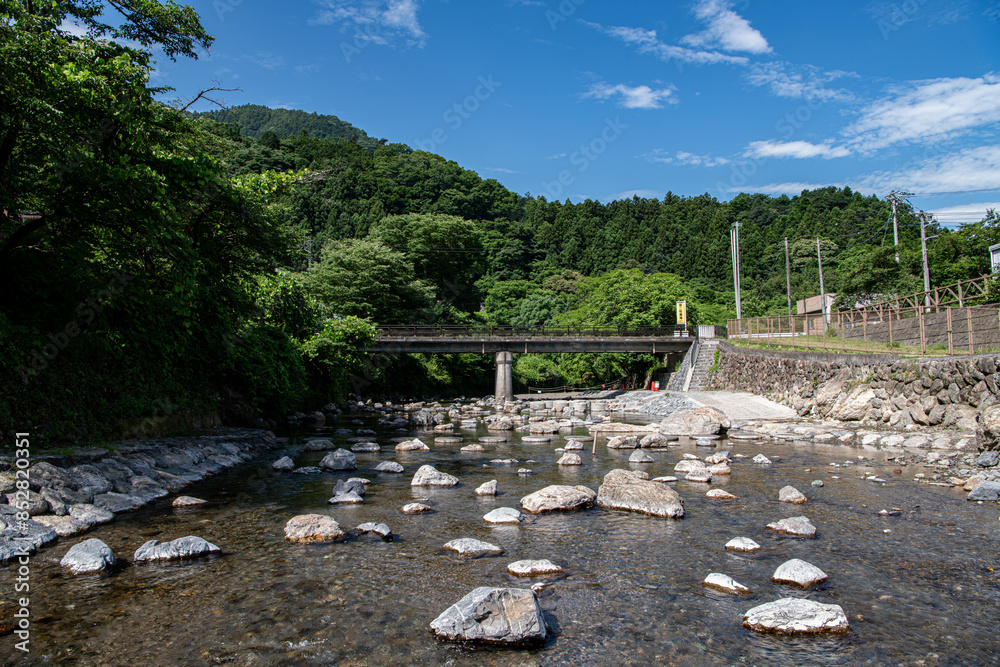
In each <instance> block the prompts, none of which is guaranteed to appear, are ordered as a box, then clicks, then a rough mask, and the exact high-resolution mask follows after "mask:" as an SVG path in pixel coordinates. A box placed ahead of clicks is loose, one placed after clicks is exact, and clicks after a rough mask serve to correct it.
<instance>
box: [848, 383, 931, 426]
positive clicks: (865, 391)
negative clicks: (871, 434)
mask: <svg viewBox="0 0 1000 667" xmlns="http://www.w3.org/2000/svg"><path fill="white" fill-rule="evenodd" d="M873 400H875V392H874V391H873V390H872V389H871V388H870V387H868V386H864V385H859V386H857V387H854V388H853V389H851V390H850V391H849V392H848V393H846V394H843V395H842V396H841V397H840V399H839V400H837V402H836V404H835V405H834V406H833V409H832V410H830V415H829V416H830V418H831V419H839V420H840V421H845V422H847V421H861V420H862V419H864V418H865V415H867V414H868V411H869V410H871V407H872V401H873ZM924 419H925V423H926V416H925V417H924Z"/></svg>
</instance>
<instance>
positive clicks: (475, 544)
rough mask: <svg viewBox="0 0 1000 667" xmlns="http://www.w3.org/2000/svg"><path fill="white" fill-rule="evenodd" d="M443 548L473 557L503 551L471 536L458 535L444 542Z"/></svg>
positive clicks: (497, 553) (496, 553)
mask: <svg viewBox="0 0 1000 667" xmlns="http://www.w3.org/2000/svg"><path fill="white" fill-rule="evenodd" d="M444 548H445V549H448V550H449V551H454V552H455V553H457V554H461V555H462V556H472V557H473V558H478V557H479V556H485V555H486V554H491V555H499V554H502V553H503V549H501V548H500V547H498V546H497V545H495V544H490V543H489V542H483V541H481V540H474V539H472V538H471V537H460V538H459V539H457V540H452V541H450V542H448V543H446V544H445V545H444Z"/></svg>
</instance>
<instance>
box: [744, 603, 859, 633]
mask: <svg viewBox="0 0 1000 667" xmlns="http://www.w3.org/2000/svg"><path fill="white" fill-rule="evenodd" d="M743 627H745V628H748V629H750V630H753V631H754V632H773V633H775V634H780V635H808V634H822V633H831V634H846V633H847V631H848V629H849V627H850V626H849V625H848V623H847V616H846V615H845V614H844V610H843V608H842V607H841V606H840V605H837V604H823V603H821V602H814V601H812V600H803V599H800V598H782V599H781V600H775V601H774V602H768V603H766V604H762V605H758V606H756V607H754V608H753V609H750V610H749V611H747V612H746V613H745V614H744V615H743Z"/></svg>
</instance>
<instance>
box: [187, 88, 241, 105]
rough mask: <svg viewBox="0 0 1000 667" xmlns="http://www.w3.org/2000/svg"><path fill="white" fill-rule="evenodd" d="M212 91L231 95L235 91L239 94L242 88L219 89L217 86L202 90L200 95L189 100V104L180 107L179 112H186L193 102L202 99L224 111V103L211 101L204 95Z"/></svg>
mask: <svg viewBox="0 0 1000 667" xmlns="http://www.w3.org/2000/svg"><path fill="white" fill-rule="evenodd" d="M214 90H218V91H221V92H225V93H231V92H233V91H237V90H238V91H240V92H241V93H242V92H243V89H242V88H221V87H219V86H212V87H211V88H206V89H205V90H203V91H201V92H200V93H198V94H197V95H195V97H194V99H193V100H191V101H190V102H188V103H187V104H185V105H184V106H183V107H181V111H187V110H188V107H189V106H191V105H192V104H194V103H195V102H197V101H198V100H200V99H202V98H205V99H206V100H208V101H209V102H211V103H212V104H214V105H215V106H217V107H219V108H220V109H225V108H226V105H225V103H224V102H220V101H219V100H216V99H212V98H211V97H209V96H208V95H206V94H205V93H210V92H212V91H214Z"/></svg>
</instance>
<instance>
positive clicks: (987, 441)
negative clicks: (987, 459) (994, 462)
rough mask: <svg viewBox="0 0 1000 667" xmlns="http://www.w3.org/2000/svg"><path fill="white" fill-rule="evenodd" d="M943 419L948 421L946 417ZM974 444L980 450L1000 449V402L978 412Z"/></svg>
mask: <svg viewBox="0 0 1000 667" xmlns="http://www.w3.org/2000/svg"><path fill="white" fill-rule="evenodd" d="M945 421H948V418H947V417H946V418H945ZM976 446H977V447H978V448H979V451H981V452H986V451H996V450H1000V403H998V404H994V405H991V406H989V407H987V408H985V409H983V411H982V412H981V413H980V414H979V423H978V425H977V426H976Z"/></svg>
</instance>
